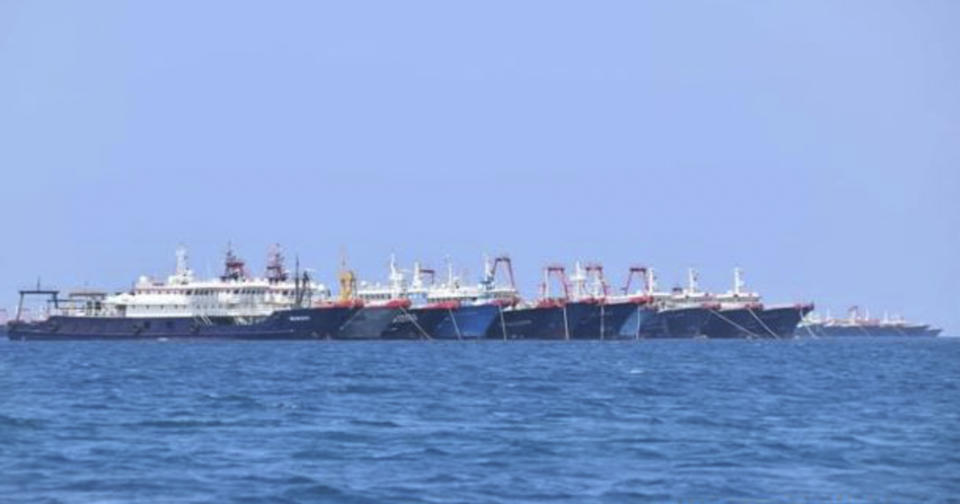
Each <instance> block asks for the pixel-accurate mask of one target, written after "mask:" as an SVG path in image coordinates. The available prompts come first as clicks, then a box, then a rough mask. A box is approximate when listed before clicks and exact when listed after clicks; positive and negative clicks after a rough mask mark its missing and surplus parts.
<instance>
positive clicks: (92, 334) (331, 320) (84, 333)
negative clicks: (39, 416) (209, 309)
mask: <svg viewBox="0 0 960 504" xmlns="http://www.w3.org/2000/svg"><path fill="white" fill-rule="evenodd" d="M355 311H356V310H355V309H354V308H341V307H330V308H305V309H297V310H283V311H279V312H276V313H274V314H272V315H270V316H268V317H265V318H262V319H260V320H257V321H253V322H251V323H243V324H241V323H238V322H237V321H236V320H235V319H233V318H232V317H230V318H228V317H214V318H206V319H203V320H201V319H198V318H192V317H190V318H188V317H168V318H123V317H70V316H53V317H50V318H49V319H47V320H45V321H43V322H30V323H25V322H19V323H14V324H12V325H11V326H10V327H9V331H8V337H9V339H11V340H138V339H164V338H166V339H252V340H273V339H277V340H279V339H326V338H333V337H336V335H337V333H338V331H339V329H340V326H341V324H343V322H344V321H345V320H347V319H348V318H349V317H350V316H351V315H352V313H353V312H355Z"/></svg>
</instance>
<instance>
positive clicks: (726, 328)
mask: <svg viewBox="0 0 960 504" xmlns="http://www.w3.org/2000/svg"><path fill="white" fill-rule="evenodd" d="M761 313H762V310H753V309H750V308H730V309H720V310H715V311H711V312H710V317H709V318H708V319H707V323H706V324H704V326H703V334H704V335H705V336H707V337H708V338H713V339H729V338H763V337H770V336H771V335H770V333H769V332H768V331H767V330H766V329H764V327H763V324H762V323H761V322H762V320H763V319H762V317H761Z"/></svg>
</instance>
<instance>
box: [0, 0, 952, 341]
mask: <svg viewBox="0 0 960 504" xmlns="http://www.w3.org/2000/svg"><path fill="white" fill-rule="evenodd" d="M958 23H960V2H956V1H951V0H945V1H934V0H921V1H913V2H910V1H895V2H887V1H855V0H850V1H844V2H836V1H817V0H804V1H795V2H786V1H785V2H761V1H742V2H723V1H648V2H642V1H624V2H617V1H593V2H586V1H581V2H564V1H542V2H538V1H532V0H531V1H523V2H516V1H506V2H499V1H489V0H488V1H482V2H471V1H462V2H448V1H437V2H423V1H413V0H411V1H405V2H392V1H383V2H372V1H362V0H361V1H352V2H320V1H303V2H297V1H277V2H243V1H212V0H211V1H205V2H195V1H175V0H174V1H165V2H120V1H116V2H113V1H98V0H92V1H88V2H59V1H43V0H35V1H34V0H31V1H15V0H0V174H2V179H0V211H2V212H0V215H2V217H3V222H4V225H3V231H4V232H3V238H2V240H3V241H2V243H3V247H2V248H0V306H6V307H8V310H10V309H11V308H12V307H13V306H14V305H15V303H16V298H17V294H16V290H17V289H18V288H23V287H28V286H31V285H34V284H35V283H36V282H37V279H38V278H40V279H41V281H42V283H43V285H44V286H50V287H56V288H60V289H64V290H69V289H72V288H76V287H82V286H88V287H100V288H106V289H121V288H125V287H128V286H129V285H130V284H131V282H132V281H134V280H135V279H136V278H137V277H138V276H139V275H141V274H155V275H165V274H167V273H169V272H170V271H171V270H172V268H173V265H174V250H175V249H176V247H177V245H178V244H181V243H182V244H184V245H186V246H187V247H188V249H189V250H190V255H191V261H192V266H193V267H194V269H195V270H197V271H198V272H199V273H201V274H211V275H212V274H216V273H218V272H219V270H220V265H221V263H222V255H223V253H224V251H225V249H226V246H227V243H228V241H229V242H232V244H233V245H234V247H235V249H236V250H237V252H238V253H239V254H240V255H241V256H243V257H245V258H246V259H247V261H248V263H249V265H250V266H251V268H252V269H253V270H254V271H255V272H262V269H263V266H264V263H265V260H266V251H267V247H268V246H269V245H270V244H272V243H275V242H279V243H280V244H282V245H283V247H284V249H285V250H286V253H287V255H288V256H290V257H291V258H292V257H294V256H299V257H300V261H301V263H302V264H303V265H304V266H306V267H310V268H314V269H315V275H316V276H317V277H318V278H319V279H320V280H323V281H324V282H326V283H328V284H331V285H332V284H335V279H336V271H337V267H338V264H339V261H340V257H341V255H342V254H345V255H346V257H347V258H348V261H349V264H350V266H351V267H353V268H354V269H355V270H356V271H357V272H358V274H359V276H360V277H361V278H362V279H369V280H376V279H384V278H385V276H386V264H387V261H388V257H389V255H390V254H391V253H395V254H396V256H397V259H398V260H399V261H400V262H401V263H403V264H406V265H409V264H410V263H411V262H412V261H414V260H418V259H419V260H421V261H423V262H424V263H426V264H429V265H433V266H437V267H440V266H442V264H443V261H444V258H445V257H447V256H449V257H451V258H452V260H453V261H454V262H455V263H456V264H457V268H458V271H461V272H462V273H464V274H466V275H468V276H469V277H470V278H475V277H476V276H477V275H478V274H479V272H480V271H481V259H482V254H484V253H490V254H496V253H502V252H506V253H509V254H510V255H511V257H512V258H513V262H514V268H515V270H516V272H517V277H518V282H519V284H520V287H521V289H522V290H523V291H524V292H525V293H526V294H528V295H531V296H532V295H534V294H535V292H536V290H535V288H536V283H537V282H538V279H539V277H540V268H541V267H542V266H543V265H544V264H546V263H549V262H562V263H566V264H568V265H570V264H572V262H573V261H574V260H577V259H582V260H593V261H603V263H604V265H605V266H606V270H607V275H608V277H610V278H611V280H612V282H613V283H614V284H616V285H619V284H621V283H622V282H623V280H624V276H625V275H624V273H625V271H626V268H627V267H628V266H629V265H631V264H646V265H650V266H653V267H654V268H655V269H656V270H657V271H658V276H659V278H660V283H661V285H662V286H664V287H670V286H672V285H673V284H675V283H677V282H680V281H682V280H683V278H684V274H685V269H686V268H687V267H688V266H692V267H696V268H697V269H698V270H699V272H700V278H701V284H702V286H703V287H705V288H707V289H709V290H713V291H723V290H726V289H728V288H729V287H730V283H731V279H732V273H731V271H732V268H733V267H734V266H740V267H742V268H743V269H744V271H745V276H746V280H747V283H748V285H749V286H750V287H751V288H752V289H754V290H757V291H759V292H760V293H761V294H763V295H764V298H765V300H766V301H768V302H793V301H801V300H812V301H814V302H815V303H816V304H817V306H818V309H820V310H826V309H830V310H831V311H832V313H833V314H834V315H838V314H841V313H842V312H844V311H845V309H846V307H848V306H850V305H853V304H857V305H860V306H863V307H867V308H870V310H871V314H876V315H879V314H881V313H882V312H883V311H884V310H888V311H890V312H891V313H901V314H903V315H904V316H906V317H907V318H909V319H912V320H917V321H924V322H930V323H934V324H937V325H940V326H943V327H945V328H947V331H948V332H952V333H953V334H960V286H958V284H957V280H958V278H960V261H958V258H960V141H958V139H960V30H957V29H956V28H957V25H958ZM4 293H5V294H4Z"/></svg>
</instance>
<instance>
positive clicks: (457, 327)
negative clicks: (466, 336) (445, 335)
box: [447, 307, 463, 340]
mask: <svg viewBox="0 0 960 504" xmlns="http://www.w3.org/2000/svg"><path fill="white" fill-rule="evenodd" d="M447 313H449V314H450V321H451V322H453V330H454V331H456V332H457V339H458V340H463V335H462V334H460V325H459V324H457V317H456V315H454V314H453V308H449V307H448V308H447Z"/></svg>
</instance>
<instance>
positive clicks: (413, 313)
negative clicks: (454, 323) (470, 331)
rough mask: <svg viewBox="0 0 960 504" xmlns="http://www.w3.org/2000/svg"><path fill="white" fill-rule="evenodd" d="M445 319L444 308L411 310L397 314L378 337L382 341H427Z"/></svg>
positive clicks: (445, 312) (445, 311)
mask: <svg viewBox="0 0 960 504" xmlns="http://www.w3.org/2000/svg"><path fill="white" fill-rule="evenodd" d="M446 317H447V310H446V309H444V308H413V309H410V310H405V311H402V312H400V313H399V314H397V315H396V316H395V317H394V319H393V321H392V322H391V323H390V325H388V326H387V328H386V329H385V330H384V331H383V333H382V334H381V335H380V337H381V338H383V339H428V338H432V337H435V336H434V333H435V331H436V327H437V326H438V325H439V324H440V322H442V321H443V319H445V318H446Z"/></svg>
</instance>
